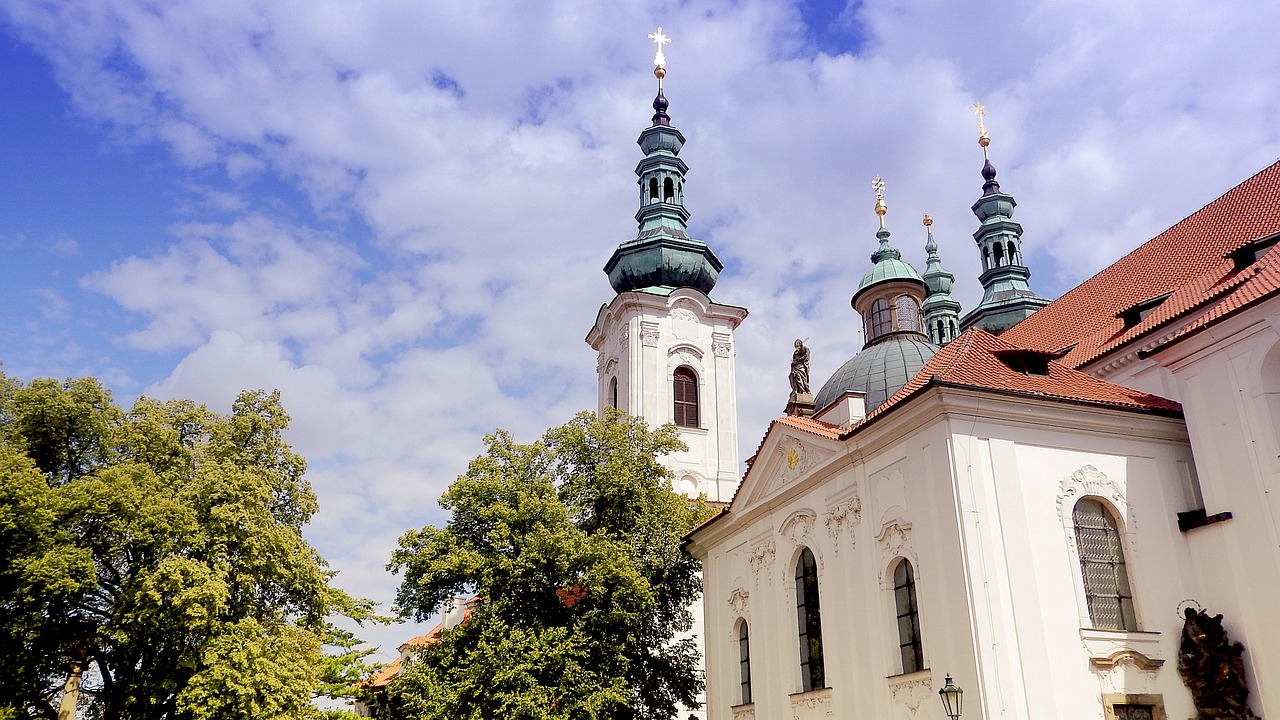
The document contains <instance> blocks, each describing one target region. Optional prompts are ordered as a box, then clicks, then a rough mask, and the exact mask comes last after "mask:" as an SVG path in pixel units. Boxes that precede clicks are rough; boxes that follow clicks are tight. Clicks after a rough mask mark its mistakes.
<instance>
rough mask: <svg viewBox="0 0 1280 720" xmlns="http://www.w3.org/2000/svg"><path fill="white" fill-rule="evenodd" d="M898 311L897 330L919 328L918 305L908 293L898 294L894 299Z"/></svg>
mask: <svg viewBox="0 0 1280 720" xmlns="http://www.w3.org/2000/svg"><path fill="white" fill-rule="evenodd" d="M894 305H896V306H897V311H898V329H899V330H917V331H918V330H919V329H920V305H918V304H917V303H916V299H915V298H913V297H911V296H910V295H899V296H898V299H897V300H896V301H894Z"/></svg>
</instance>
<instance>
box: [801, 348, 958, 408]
mask: <svg viewBox="0 0 1280 720" xmlns="http://www.w3.org/2000/svg"><path fill="white" fill-rule="evenodd" d="M936 352H938V346H937V345H934V344H933V343H930V342H928V341H927V340H925V339H924V338H923V337H919V336H914V335H912V336H906V337H898V338H895V339H894V340H893V341H892V342H881V343H876V344H875V345H872V346H870V347H868V348H867V349H865V350H863V351H862V352H860V353H858V354H857V355H854V356H853V357H852V358H849V360H848V361H847V362H845V364H844V365H841V366H840V369H839V370H836V371H835V373H834V374H832V376H831V379H829V380H827V382H826V383H825V384H823V386H822V389H821V390H819V391H818V394H817V395H814V396H813V405H814V407H816V408H819V409H821V408H825V407H827V406H828V405H830V404H831V403H833V402H835V401H836V400H838V399H840V396H841V395H843V394H845V393H846V392H849V391H854V392H861V393H864V394H865V396H866V404H867V410H868V411H870V410H872V409H873V408H876V407H879V406H880V405H881V404H883V403H884V401H885V400H888V399H889V398H890V397H893V395H894V394H895V393H897V392H898V391H899V390H901V389H902V387H903V386H904V385H906V384H907V383H908V382H911V378H913V377H915V376H916V373H919V372H920V370H921V368H923V367H924V364H925V363H927V362H929V360H930V358H932V357H933V355H934V353H936Z"/></svg>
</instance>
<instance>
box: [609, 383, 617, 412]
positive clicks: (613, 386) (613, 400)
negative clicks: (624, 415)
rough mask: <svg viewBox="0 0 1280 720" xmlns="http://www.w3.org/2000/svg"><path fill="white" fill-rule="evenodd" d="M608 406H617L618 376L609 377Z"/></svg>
mask: <svg viewBox="0 0 1280 720" xmlns="http://www.w3.org/2000/svg"><path fill="white" fill-rule="evenodd" d="M608 402H609V407H612V408H616V407H618V376H617V375H614V376H613V377H611V378H609V400H608Z"/></svg>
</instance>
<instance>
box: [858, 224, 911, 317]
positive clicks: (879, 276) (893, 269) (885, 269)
mask: <svg viewBox="0 0 1280 720" xmlns="http://www.w3.org/2000/svg"><path fill="white" fill-rule="evenodd" d="M876 237H878V238H880V247H879V248H878V249H877V250H876V251H875V252H873V253H871V267H870V268H869V269H868V270H867V272H866V273H864V274H863V276H862V281H861V282H859V283H858V289H857V290H856V291H855V292H854V293H853V298H854V302H855V303H856V302H857V299H858V296H859V295H861V294H862V293H863V292H865V291H866V290H867V289H869V288H871V287H874V286H876V285H879V284H880V283H885V282H890V281H893V280H907V281H909V282H916V283H919V284H920V285H924V279H923V278H921V277H920V273H918V272H916V269H915V268H913V267H911V266H910V265H908V264H907V263H905V262H902V253H899V252H898V249H897V248H895V247H893V246H892V245H890V244H889V231H888V230H886V229H884V228H880V230H879V231H878V232H877V233H876Z"/></svg>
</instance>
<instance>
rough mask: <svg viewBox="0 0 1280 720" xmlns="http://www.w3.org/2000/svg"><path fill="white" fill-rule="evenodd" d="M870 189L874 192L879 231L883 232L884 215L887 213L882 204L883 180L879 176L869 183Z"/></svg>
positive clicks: (886, 208)
mask: <svg viewBox="0 0 1280 720" xmlns="http://www.w3.org/2000/svg"><path fill="white" fill-rule="evenodd" d="M871 189H872V190H875V191H876V215H879V216H880V229H881V230H883V229H884V214H885V213H887V212H889V208H888V207H887V206H886V205H885V204H884V180H881V179H880V176H879V175H877V176H876V179H875V180H872V181H871Z"/></svg>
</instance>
